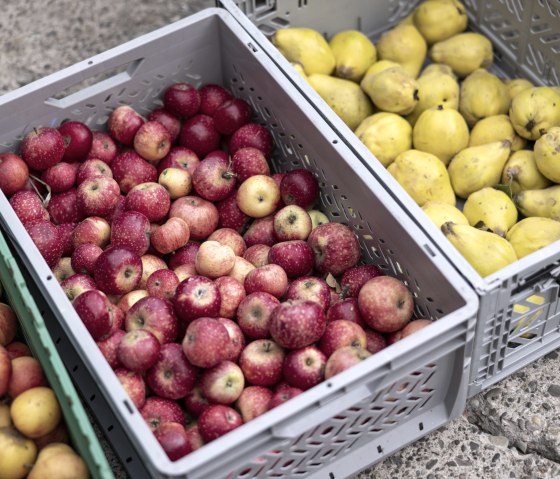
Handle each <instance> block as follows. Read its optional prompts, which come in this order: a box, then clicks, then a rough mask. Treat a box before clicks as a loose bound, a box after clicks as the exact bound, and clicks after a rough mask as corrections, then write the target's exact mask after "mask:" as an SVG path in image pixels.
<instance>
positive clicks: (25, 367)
mask: <svg viewBox="0 0 560 479" xmlns="http://www.w3.org/2000/svg"><path fill="white" fill-rule="evenodd" d="M4 351H5V349H4ZM6 354H7V353H6ZM3 357H4V360H3V361H2V362H4V364H5V358H6V356H5V355H4V354H3ZM11 366H12V367H11V370H12V373H11V375H10V380H9V383H8V390H7V393H8V396H10V397H11V398H12V399H15V398H16V397H18V396H19V395H20V394H21V393H22V392H24V391H27V390H28V389H31V388H35V387H40V386H47V385H48V383H47V379H46V377H45V373H44V371H43V367H42V366H41V363H40V362H39V361H38V360H37V359H35V358H34V357H32V356H22V357H20V358H15V359H12V362H11ZM2 369H4V368H2ZM4 371H5V369H4ZM3 375H5V372H4V374H0V376H3ZM4 377H5V376H4Z"/></svg>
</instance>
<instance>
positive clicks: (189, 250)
mask: <svg viewBox="0 0 560 479" xmlns="http://www.w3.org/2000/svg"><path fill="white" fill-rule="evenodd" d="M199 248H200V243H199V242H197V241H191V240H189V241H187V243H186V244H185V246H181V247H180V248H179V249H178V250H177V251H175V253H173V254H172V255H171V257H170V258H169V267H170V268H176V267H177V266H180V265H182V264H193V265H194V262H195V259H196V253H197V252H198V249H199Z"/></svg>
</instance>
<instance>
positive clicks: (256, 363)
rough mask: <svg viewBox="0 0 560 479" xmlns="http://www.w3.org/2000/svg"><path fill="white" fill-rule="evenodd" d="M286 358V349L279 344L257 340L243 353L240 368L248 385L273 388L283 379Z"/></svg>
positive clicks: (240, 358) (267, 340)
mask: <svg viewBox="0 0 560 479" xmlns="http://www.w3.org/2000/svg"><path fill="white" fill-rule="evenodd" d="M284 357H285V353H284V349H283V348H282V347H281V346H280V345H279V344H278V343H276V342H274V341H272V340H270V339H256V340H254V341H253V342H251V343H249V344H247V346H245V348H244V349H243V351H241V356H239V366H240V367H241V370H242V371H243V374H244V375H245V379H246V380H247V382H248V383H250V384H253V385H255V386H272V385H274V384H277V383H279V382H280V380H281V379H282V364H283V363H284Z"/></svg>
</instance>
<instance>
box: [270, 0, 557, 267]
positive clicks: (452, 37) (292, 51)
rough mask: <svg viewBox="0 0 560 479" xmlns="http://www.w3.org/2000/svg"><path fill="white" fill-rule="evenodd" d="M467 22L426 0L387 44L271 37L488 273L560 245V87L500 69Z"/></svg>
mask: <svg viewBox="0 0 560 479" xmlns="http://www.w3.org/2000/svg"><path fill="white" fill-rule="evenodd" d="M467 27H468V17H467V13H466V9H465V6H464V5H463V4H462V3H461V2H459V1H458V0H426V1H423V2H421V3H420V4H418V6H417V7H416V8H415V9H414V10H413V11H412V13H411V14H410V15H409V16H408V17H406V18H405V19H404V20H403V21H402V22H401V23H399V24H397V25H396V26H394V27H393V28H391V29H390V30H387V31H385V32H384V33H382V34H381V36H380V37H379V38H378V40H377V41H376V43H374V42H372V41H371V40H370V39H369V38H368V37H367V36H365V35H364V34H363V33H361V32H359V31H357V30H346V31H340V32H338V33H336V34H335V35H334V36H332V38H330V39H325V37H323V36H322V35H321V34H320V33H319V32H318V31H316V30H314V29H311V28H298V27H289V28H284V29H280V30H278V31H276V32H275V33H274V35H273V36H272V37H271V41H272V42H273V44H274V45H275V46H276V47H277V48H278V50H279V51H280V52H281V53H282V54H283V55H284V56H285V57H286V59H287V60H288V61H290V62H291V63H292V65H293V66H294V68H295V69H296V70H297V71H298V72H299V73H300V74H301V75H302V76H303V78H305V79H306V80H307V82H308V83H309V84H310V85H311V87H312V88H313V89H314V90H315V91H316V92H317V93H318V94H319V95H320V96H321V97H322V98H323V99H324V100H325V102H326V103H327V104H328V105H329V106H330V107H331V108H332V109H333V110H334V112H335V113H336V114H337V115H338V116H339V117H340V118H341V119H342V120H343V121H344V122H345V123H346V125H348V127H349V128H350V129H351V130H352V131H353V132H354V133H355V134H356V136H357V137H358V138H359V139H360V140H361V142H362V143H363V144H364V145H365V146H366V147H367V148H368V149H369V150H370V151H371V152H372V153H373V155H374V156H375V157H376V158H377V160H379V161H380V162H381V163H382V164H383V166H385V167H386V168H387V169H388V171H389V173H390V174H391V175H392V176H393V177H394V178H395V179H396V180H397V181H398V183H399V184H400V185H401V186H402V187H403V188H404V189H405V190H406V191H407V192H408V194H409V195H410V196H411V197H412V198H413V199H414V201H415V202H416V203H417V204H418V205H419V206H420V207H421V208H422V209H423V211H424V212H425V213H426V215H427V216H428V217H429V218H430V220H431V221H433V222H434V223H435V224H436V225H437V227H438V228H440V229H441V231H442V232H443V233H444V235H445V237H446V238H447V239H448V240H449V241H450V242H451V243H452V244H453V245H454V246H455V248H457V250H458V251H459V252H460V253H461V254H462V255H463V256H464V257H465V259H466V260H467V261H468V262H469V263H470V264H471V265H472V266H473V268H474V269H475V270H476V271H477V272H478V273H479V274H480V275H481V276H482V277H485V276H488V275H490V274H492V273H494V272H496V271H498V270H500V269H501V268H503V267H505V266H507V265H508V264H510V263H513V262H514V261H517V260H518V259H520V258H522V257H524V256H526V255H528V254H530V253H532V252H534V251H536V250H538V249H540V248H543V247H545V246H547V245H549V244H551V243H553V242H554V241H556V240H558V239H560V88H559V87H557V86H535V85H533V84H532V83H531V82H530V81H528V80H526V79H524V78H513V79H505V78H500V77H498V76H497V75H495V74H493V73H492V72H491V71H490V70H489V69H490V68H491V66H492V62H493V58H494V52H493V45H492V42H491V41H490V40H489V39H488V38H487V37H486V36H485V35H483V34H481V33H476V32H472V31H467Z"/></svg>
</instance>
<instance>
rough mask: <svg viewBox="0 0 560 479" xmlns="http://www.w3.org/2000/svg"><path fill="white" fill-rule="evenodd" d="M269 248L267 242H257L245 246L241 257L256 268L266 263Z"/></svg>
mask: <svg viewBox="0 0 560 479" xmlns="http://www.w3.org/2000/svg"><path fill="white" fill-rule="evenodd" d="M257 221H259V220H257ZM270 249H271V247H270V246H268V245H267V244H263V243H257V244H254V245H252V246H249V247H248V248H247V250H246V251H245V253H243V258H245V259H246V260H247V261H249V262H250V263H251V264H252V265H253V266H255V267H256V268H258V267H259V266H264V265H265V264H268V255H269V253H270Z"/></svg>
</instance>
